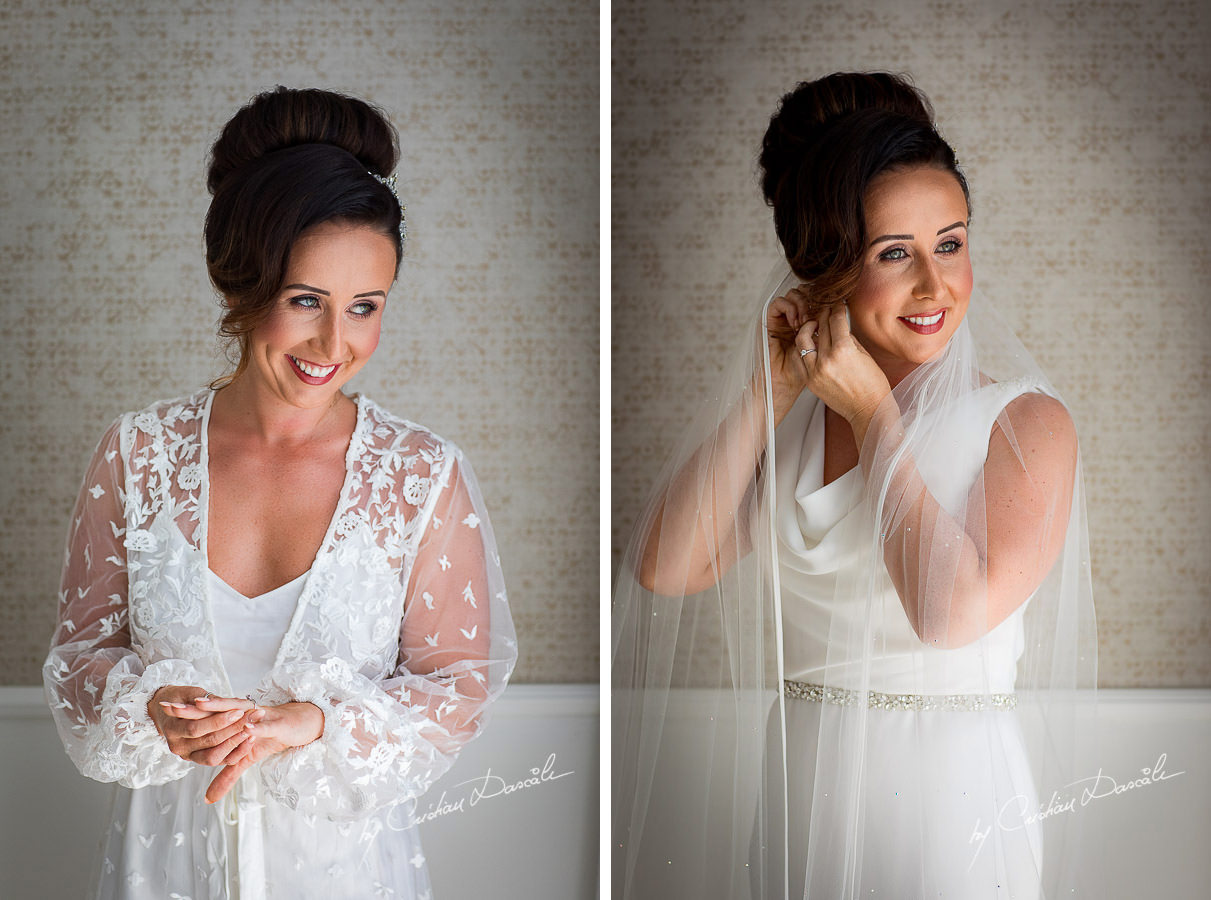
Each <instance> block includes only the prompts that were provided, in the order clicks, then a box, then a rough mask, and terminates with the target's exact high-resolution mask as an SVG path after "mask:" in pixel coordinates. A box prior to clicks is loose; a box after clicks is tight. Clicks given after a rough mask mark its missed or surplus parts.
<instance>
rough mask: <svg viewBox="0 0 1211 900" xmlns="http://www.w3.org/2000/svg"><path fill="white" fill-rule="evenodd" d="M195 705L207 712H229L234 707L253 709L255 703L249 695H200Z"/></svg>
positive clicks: (194, 702)
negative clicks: (205, 696)
mask: <svg viewBox="0 0 1211 900" xmlns="http://www.w3.org/2000/svg"><path fill="white" fill-rule="evenodd" d="M193 705H194V706H196V707H197V708H198V709H200V710H203V711H205V712H207V713H214V712H227V711H228V710H232V709H252V706H253V703H252V701H251V700H249V699H248V698H247V697H207V698H203V697H198V698H197V699H195V700H194V701H193Z"/></svg>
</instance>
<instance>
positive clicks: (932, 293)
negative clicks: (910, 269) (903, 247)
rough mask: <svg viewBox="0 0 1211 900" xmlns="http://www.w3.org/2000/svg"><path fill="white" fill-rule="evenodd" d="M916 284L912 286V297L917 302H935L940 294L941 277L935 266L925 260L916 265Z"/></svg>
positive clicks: (929, 260)
mask: <svg viewBox="0 0 1211 900" xmlns="http://www.w3.org/2000/svg"><path fill="white" fill-rule="evenodd" d="M915 274H916V282H915V283H914V284H913V296H914V297H915V298H917V299H918V300H936V299H937V298H938V295H939V294H941V293H942V290H943V288H942V276H941V274H940V273H939V272H938V267H937V264H936V263H935V262H934V261H933V260H931V259H926V260H924V261H923V262H921V263H919V264H918V265H917V269H916V273H915Z"/></svg>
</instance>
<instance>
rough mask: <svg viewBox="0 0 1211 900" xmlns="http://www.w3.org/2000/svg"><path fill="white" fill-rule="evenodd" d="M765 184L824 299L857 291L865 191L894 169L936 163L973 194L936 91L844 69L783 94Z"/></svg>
mask: <svg viewBox="0 0 1211 900" xmlns="http://www.w3.org/2000/svg"><path fill="white" fill-rule="evenodd" d="M760 165H761V173H762V177H761V189H762V192H763V193H764V194H765V202H766V203H768V204H769V205H770V206H771V207H773V210H774V227H775V230H776V231H777V233H778V240H779V241H781V242H782V248H783V250H784V251H785V253H786V259H787V262H789V263H790V267H791V270H792V271H793V272H794V273H795V274H796V275H797V276H798V277H799V278H801V279H803V281H805V282H808V283H810V285H811V292H812V297H813V299H815V300H816V301H817V302H819V303H820V304H822V305H827V304H832V303H837V302H839V301H841V300H844V299H845V298H847V297H848V296H849V295H850V294H852V293H853V290H854V287H855V286H856V285H857V282H858V278H859V276H860V275H861V273H862V260H863V253H864V250H865V247H866V241H867V235H866V223H865V218H866V217H865V214H864V210H863V198H864V197H865V195H866V191H867V188H868V187H869V186H870V183H871V181H873V180H874V178H875V177H876V176H878V175H880V174H882V173H884V172H888V171H899V170H903V169H907V168H912V167H916V166H932V167H934V168H937V169H941V170H944V171H947V172H950V173H951V174H952V175H954V177H955V179H956V180H957V181H958V183H959V186H960V187H961V188H962V189H963V196H964V197H965V198H966V200H967V213H968V219H970V217H971V194H970V192H969V191H968V188H967V179H966V178H964V177H963V173H962V172H960V171H959V168H958V163H957V161H956V160H955V154H954V150H952V149H951V147H950V145H949V144H947V143H946V141H945V140H943V139H942V137H941V135H939V134H938V132H937V129H936V128H935V127H934V124H933V109H932V107H931V106H930V104H929V100H928V99H926V97H925V95H924V94H922V93H921V92H920V91H919V90H917V88H916V87H914V86H913V85H912V84H911V83H910V82H909V81H908V79H907V78H906V77H904V76H900V75H892V74H888V73H885V72H872V73H837V74H833V75H828V76H826V77H824V78H821V79H819V80H817V81H804V82H801V83H800V84H799V85H798V86H797V87H796V88H795V89H794V90H793V91H791V92H790V93H789V94H787V95H786V96H784V97H783V98H782V101H781V103H780V104H779V106H778V111H777V112H776V113H775V114H774V116H773V118H771V119H770V123H769V128H768V129H767V130H766V132H765V138H764V139H763V140H762V142H761V158H760Z"/></svg>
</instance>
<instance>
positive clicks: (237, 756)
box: [147, 684, 324, 803]
mask: <svg viewBox="0 0 1211 900" xmlns="http://www.w3.org/2000/svg"><path fill="white" fill-rule="evenodd" d="M203 698H206V699H203ZM147 712H148V715H150V716H151V720H152V722H154V723H155V726H156V729H157V730H158V731H159V732H160V734H161V735H163V737H164V740H165V741H167V742H168V748H169V750H171V751H172V752H173V753H174V754H175V755H177V756H179V757H181V759H185V760H188V761H189V762H193V763H197V764H198V765H202V766H221V767H222V770H221V771H220V772H219V774H218V775H216V776H215V778H214V780H212V781H211V782H210V786H209V787H208V788H207V789H206V802H207V803H215V802H217V801H218V800H220V799H222V797H223V796H224V795H225V794H226V793H227V792H228V791H230V790H231V788H232V787H233V786H234V785H235V783H236V781H237V780H238V779H239V777H240V776H241V775H242V774H244V771H245V770H246V769H248V767H249V766H251V765H252V764H253V763H258V762H260V761H261V760H263V759H266V758H268V757H270V756H272V755H273V754H275V753H280V752H282V751H283V750H288V749H289V748H291V747H302V746H304V745H305V744H309V743H311V742H312V741H314V740H315V739H316V738H318V737H320V736H321V735H322V734H323V733H324V714H323V713H322V712H320V709H319V707H318V706H316V705H315V704H314V703H283V704H280V705H278V706H254V705H253V703H252V701H251V700H247V699H245V698H243V697H213V696H210V694H208V692H207V691H206V690H205V689H204V688H200V687H194V686H192V685H175V684H174V685H165V686H164V687H162V688H160V689H159V690H158V691H156V692H155V694H153V695H152V698H151V702H150V703H148V704H147Z"/></svg>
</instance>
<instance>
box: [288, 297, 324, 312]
mask: <svg viewBox="0 0 1211 900" xmlns="http://www.w3.org/2000/svg"><path fill="white" fill-rule="evenodd" d="M290 302H291V303H293V304H294V305H295V306H301V307H302V308H303V309H319V306H320V298H319V297H310V296H308V297H294V298H292V299H291V301H290Z"/></svg>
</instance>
